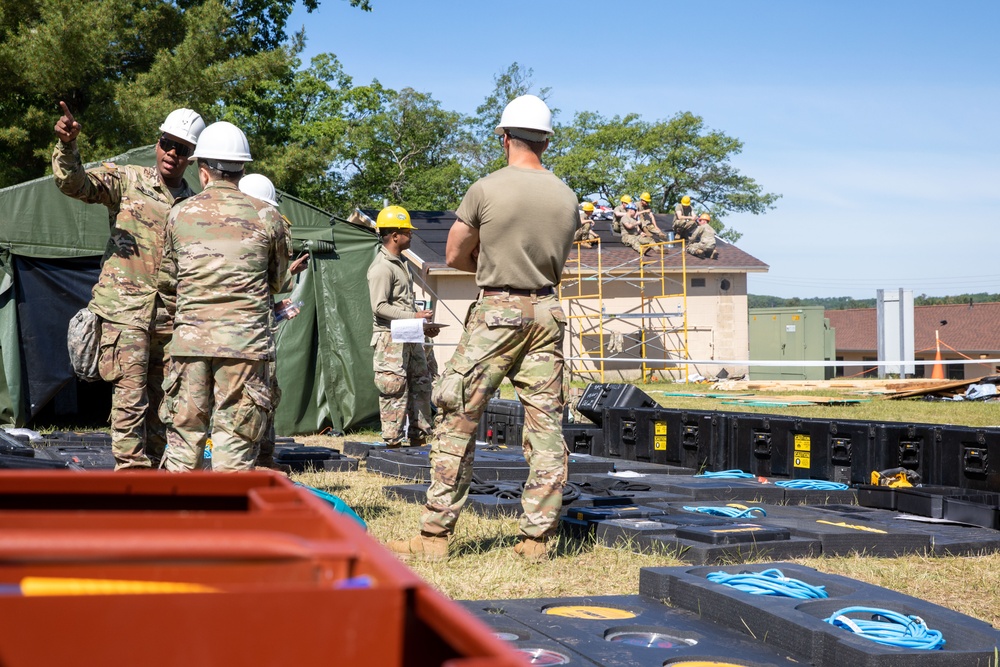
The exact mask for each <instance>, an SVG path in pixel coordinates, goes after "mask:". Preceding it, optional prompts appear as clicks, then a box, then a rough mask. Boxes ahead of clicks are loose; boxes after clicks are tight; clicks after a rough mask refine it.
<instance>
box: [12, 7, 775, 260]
mask: <svg viewBox="0 0 1000 667" xmlns="http://www.w3.org/2000/svg"><path fill="white" fill-rule="evenodd" d="M348 1H349V3H350V5H351V6H353V7H356V8H358V9H359V10H361V11H367V10H370V9H371V7H370V5H369V0H348ZM318 2H319V0H306V3H305V4H306V8H307V9H309V10H312V9H315V8H316V6H317V5H318ZM293 7H294V0H6V1H5V2H4V3H3V4H2V5H0V69H2V71H4V72H5V73H6V79H5V82H4V83H5V91H4V94H3V95H2V96H0V187H5V186H9V185H14V184H16V183H20V182H22V181H25V180H29V179H32V178H37V177H39V176H43V175H44V174H46V173H48V172H49V171H50V167H49V159H50V156H51V151H52V144H53V142H54V140H55V139H54V136H53V134H52V125H53V123H54V122H55V119H56V118H57V117H58V115H59V111H58V102H59V101H60V100H65V101H66V102H67V103H68V105H69V107H70V109H71V110H72V111H73V113H74V115H75V116H76V118H77V120H79V121H80V122H81V123H82V125H83V133H82V134H81V137H80V139H79V144H80V150H81V153H82V155H83V156H84V159H86V160H97V159H105V158H108V157H111V156H114V155H117V154H119V153H122V152H124V151H126V150H128V149H131V148H135V147H137V146H142V145H148V144H151V143H153V141H155V139H156V136H157V131H156V129H155V128H157V127H158V126H159V124H160V123H161V122H162V120H163V118H164V117H165V116H166V115H167V113H169V112H170V111H171V110H172V109H174V108H177V107H181V106H186V107H190V108H193V109H195V110H197V111H198V112H199V113H201V114H202V116H203V117H204V118H205V119H206V121H207V122H213V121H216V120H228V121H231V122H233V123H235V124H237V125H239V126H240V127H241V128H243V129H244V130H245V131H246V133H247V135H248V136H249V137H250V138H251V146H252V149H253V153H254V162H253V164H252V169H253V171H254V172H259V173H263V174H265V175H267V176H268V177H270V178H271V180H272V181H274V183H275V185H276V186H277V187H278V188H279V189H281V190H284V191H285V192H288V193H290V194H292V195H295V196H297V197H300V198H302V199H305V200H307V201H309V202H311V203H313V204H315V205H317V206H321V207H323V208H325V209H327V210H330V211H332V212H337V213H344V212H346V211H348V210H350V209H352V208H353V207H362V208H379V207H381V205H382V202H383V200H385V199H388V200H390V201H392V202H393V203H396V204H400V205H402V206H405V207H407V208H409V209H414V210H420V209H425V210H453V209H454V208H456V207H457V206H458V204H459V202H460V199H461V196H462V194H463V193H464V192H465V190H466V189H467V187H468V185H469V184H470V183H472V182H474V181H475V180H476V179H478V178H479V177H481V176H483V175H485V174H486V173H489V172H490V171H492V170H494V169H496V168H497V167H498V166H501V165H502V164H503V156H502V153H501V149H500V147H499V145H498V143H497V141H496V139H495V137H494V135H493V127H494V126H495V125H496V124H497V122H498V121H499V118H500V114H501V112H502V110H503V107H504V106H505V105H506V104H507V102H508V101H510V100H511V99H513V98H514V97H516V96H518V95H522V94H525V93H528V92H531V93H534V94H537V95H539V96H541V97H542V98H546V97H547V96H549V94H550V93H551V89H550V88H545V87H539V86H536V85H535V83H534V81H533V72H532V70H531V68H529V67H526V66H524V65H522V64H520V63H516V62H515V63H512V64H511V65H510V66H508V67H507V68H506V69H504V70H502V71H501V72H499V73H498V74H497V75H496V76H495V77H494V79H493V81H492V88H491V87H490V84H491V82H484V98H483V102H482V104H481V105H480V106H479V107H478V108H477V109H476V110H475V113H473V114H469V115H466V114H461V113H458V112H455V111H450V110H448V109H445V108H443V107H442V105H441V103H440V102H439V101H438V100H436V99H435V98H434V97H433V95H432V94H431V93H428V92H422V91H420V90H417V89H416V88H410V87H407V88H403V89H401V90H393V89H390V88H387V87H385V86H383V85H382V84H380V83H379V82H378V80H373V81H371V82H369V83H362V84H359V83H356V82H355V81H354V80H353V79H352V77H351V76H350V75H349V74H348V73H347V72H345V71H344V69H343V67H342V66H341V63H340V62H339V61H338V59H337V57H336V56H335V55H333V54H331V53H325V54H322V55H319V56H317V57H315V58H313V59H312V60H311V62H310V63H308V65H305V64H304V63H302V62H301V60H300V57H299V56H300V54H301V53H302V50H303V45H304V43H305V34H304V33H302V32H299V33H295V34H292V35H289V34H287V31H286V28H287V25H286V24H287V20H288V17H289V15H290V13H291V10H292V8H293ZM742 150H743V144H742V142H741V141H740V140H739V139H737V138H734V137H731V136H728V135H726V134H725V133H724V132H721V131H718V130H713V129H711V128H708V127H706V126H705V123H704V121H703V120H702V118H700V117H699V116H697V115H695V114H694V113H693V112H692V111H678V112H677V113H676V114H674V115H673V116H671V117H669V118H666V119H658V120H653V121H647V120H644V119H642V118H641V117H640V116H638V115H636V114H627V115H625V116H617V115H616V116H611V117H607V116H603V115H601V114H599V113H596V112H591V111H583V112H579V113H576V114H574V115H573V117H572V118H570V119H567V120H565V121H562V120H561V117H560V115H559V114H558V112H557V115H556V126H555V136H554V138H553V142H552V146H551V148H550V150H549V151H548V152H547V154H546V155H547V158H546V164H547V166H548V167H549V168H550V169H552V170H553V171H554V172H555V173H556V174H557V175H559V176H560V177H561V178H563V180H565V181H566V183H567V184H568V185H569V186H570V187H571V188H573V189H574V190H575V191H576V192H577V194H578V195H579V196H580V197H581V199H582V198H584V197H590V198H594V197H601V198H604V199H606V200H607V201H609V202H611V203H615V204H616V203H617V201H618V198H619V196H620V195H622V194H631V195H633V196H634V195H635V194H637V193H639V192H643V191H649V192H650V193H652V195H653V206H654V210H658V211H664V212H669V211H671V210H672V207H673V205H674V204H675V203H676V202H677V201H679V199H680V197H681V196H682V195H685V194H687V195H690V196H691V197H692V199H693V200H694V202H695V204H696V208H698V209H699V210H705V211H708V212H709V213H711V214H712V218H713V221H712V222H713V226H715V227H716V229H717V230H719V231H721V232H722V235H723V237H724V238H727V239H728V240H731V241H735V240H737V239H738V238H739V236H740V234H739V233H738V232H736V231H735V230H732V229H726V228H725V225H724V223H723V222H722V219H723V218H725V216H726V215H727V214H730V213H735V212H749V213H754V214H761V213H764V212H765V211H767V210H769V209H771V208H774V206H775V203H776V201H777V200H778V198H779V197H780V195H777V194H774V193H769V192H766V191H765V190H764V189H763V187H762V186H761V185H760V184H758V183H757V182H756V181H755V180H754V179H753V178H751V177H750V176H747V175H745V174H743V173H741V172H740V171H739V170H737V169H736V168H735V167H734V166H733V165H732V164H731V159H732V158H733V157H734V156H736V155H738V154H739V153H740V152H741V151H742Z"/></svg>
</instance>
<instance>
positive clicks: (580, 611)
mask: <svg viewBox="0 0 1000 667" xmlns="http://www.w3.org/2000/svg"><path fill="white" fill-rule="evenodd" d="M545 613H546V614H548V615H549V616H563V617H565V618H588V619H591V620H594V621H613V620H621V619H625V618H635V614H633V613H632V612H630V611H629V610H627V609H616V608H615V607H587V606H585V605H569V606H565V607H549V608H548V609H546V610H545Z"/></svg>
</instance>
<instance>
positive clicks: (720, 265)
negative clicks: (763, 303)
mask: <svg viewBox="0 0 1000 667" xmlns="http://www.w3.org/2000/svg"><path fill="white" fill-rule="evenodd" d="M361 213H363V214H364V215H365V216H366V217H367V218H369V219H370V220H371V221H374V220H375V218H376V217H378V211H375V210H370V209H365V210H362V211H361ZM410 220H411V221H412V223H413V226H414V227H416V228H417V231H415V232H414V233H413V240H412V241H411V243H410V249H409V251H408V255H409V257H410V259H411V261H413V262H415V263H416V264H417V265H418V266H421V267H423V266H424V265H426V266H427V268H428V269H429V270H430V271H434V270H435V269H437V270H442V269H447V265H446V264H445V261H444V250H445V245H446V244H447V242H448V230H450V229H451V225H452V223H454V222H455V220H456V216H455V213H454V211H410ZM673 220H674V216H673V215H664V214H657V215H656V222H657V224H658V225H659V226H660V229H663V230H668V229H670V228H671V226H672V225H673ZM594 231H595V232H597V235H598V236H600V237H601V243H600V248H598V247H597V246H596V245H595V247H593V248H579V251H580V252H581V253H583V255H582V264H583V265H584V266H585V267H589V268H597V266H598V253H600V254H601V257H600V262H601V266H602V268H603V269H604V270H605V271H614V270H615V269H621V270H632V269H633V268H634V267H635V265H637V264H638V262H639V254H638V253H637V252H636V251H635V250H633V249H632V248H629V247H628V246H626V245H622V242H621V237H620V236H619V235H617V234H615V233H613V232H612V231H611V223H610V222H607V221H598V222H596V223H595V225H594ZM666 247H667V248H674V249H673V250H671V251H670V252H668V253H667V255H666V256H665V257H664V260H663V268H664V270H677V271H680V270H681V261H682V258H681V254H680V252H679V250H678V249H679V245H678V246H666ZM716 251H717V253H718V258H717V259H700V258H698V257H695V256H694V255H687V256H686V257H685V258H684V259H686V262H687V270H688V271H700V272H733V271H739V272H748V273H749V272H755V273H756V272H765V271H767V269H768V265H767V264H765V263H764V262H762V261H760V260H759V259H757V258H756V257H754V256H753V255H750V254H749V253H746V252H743V251H742V250H740V249H739V248H737V247H736V246H734V245H733V244H731V243H727V242H726V241H723V240H722V239H719V238H717V239H716ZM576 257H577V253H576V250H575V249H574V251H572V252H571V253H570V257H569V262H568V263H567V270H569V267H570V263H573V266H574V267H575V262H576ZM657 265H658V262H657Z"/></svg>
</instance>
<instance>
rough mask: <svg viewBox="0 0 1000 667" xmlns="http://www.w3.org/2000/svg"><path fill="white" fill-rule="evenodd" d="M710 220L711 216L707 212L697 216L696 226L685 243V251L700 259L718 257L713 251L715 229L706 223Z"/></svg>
mask: <svg viewBox="0 0 1000 667" xmlns="http://www.w3.org/2000/svg"><path fill="white" fill-rule="evenodd" d="M711 220H712V216H710V215H709V214H708V213H702V214H701V215H699V216H698V226H697V227H695V230H694V232H692V234H691V238H690V240H689V241H688V245H687V251H688V252H689V253H690V254H692V255H694V256H695V257H701V258H702V259H718V257H719V254H718V253H717V252H716V251H715V229H714V228H713V227H712V225H710V224H708V223H709V222H710V221H711Z"/></svg>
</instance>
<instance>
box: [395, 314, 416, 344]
mask: <svg viewBox="0 0 1000 667" xmlns="http://www.w3.org/2000/svg"><path fill="white" fill-rule="evenodd" d="M389 330H390V331H391V332H392V342H393V343H423V342H424V320H423V318H420V317H415V318H413V319H411V320H392V321H391V322H390V323H389Z"/></svg>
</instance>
